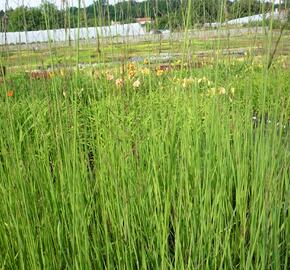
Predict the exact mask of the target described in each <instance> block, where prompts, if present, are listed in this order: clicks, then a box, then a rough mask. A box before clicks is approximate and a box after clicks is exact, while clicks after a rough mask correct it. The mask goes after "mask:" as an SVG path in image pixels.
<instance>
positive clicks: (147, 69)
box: [141, 68, 150, 75]
mask: <svg viewBox="0 0 290 270" xmlns="http://www.w3.org/2000/svg"><path fill="white" fill-rule="evenodd" d="M141 73H142V74H143V75H149V74H150V69H149V68H142V69H141Z"/></svg>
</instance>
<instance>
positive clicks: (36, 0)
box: [0, 0, 279, 10]
mask: <svg viewBox="0 0 290 270" xmlns="http://www.w3.org/2000/svg"><path fill="white" fill-rule="evenodd" d="M41 1H42V0H8V1H7V2H8V7H9V8H15V7H17V6H20V5H22V4H24V5H25V6H28V7H35V6H39V5H40V4H41ZM49 1H50V2H52V3H54V4H56V5H57V6H58V7H60V4H61V0H49ZM68 1H69V3H70V6H73V5H74V6H77V5H78V4H77V3H78V0H68ZM83 1H85V3H86V6H88V5H90V4H92V3H93V0H81V3H82V2H83ZM117 1H122V0H109V3H110V4H114V3H115V2H117ZM137 1H139V2H140V1H142V0H137ZM274 1H275V3H279V0H274ZM5 2H6V0H0V10H4V8H5ZM268 2H270V1H268Z"/></svg>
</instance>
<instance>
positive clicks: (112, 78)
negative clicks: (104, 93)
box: [106, 73, 114, 81]
mask: <svg viewBox="0 0 290 270" xmlns="http://www.w3.org/2000/svg"><path fill="white" fill-rule="evenodd" d="M106 78H107V80H108V81H112V80H114V75H113V74H111V73H107V74H106Z"/></svg>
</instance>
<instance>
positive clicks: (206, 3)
mask: <svg viewBox="0 0 290 270" xmlns="http://www.w3.org/2000/svg"><path fill="white" fill-rule="evenodd" d="M62 3H63V5H62V8H60V9H58V8H57V7H56V6H55V5H54V4H52V3H50V2H43V3H42V4H41V5H40V6H39V7H26V6H20V7H17V8H15V9H9V10H7V12H6V14H7V16H8V25H7V26H6V30H7V31H10V32H15V31H31V30H41V29H56V28H69V27H70V28H74V27H78V26H80V27H86V26H103V25H110V24H111V22H112V21H115V22H121V23H130V22H134V21H135V19H136V18H139V17H151V18H152V19H153V20H154V24H155V25H154V27H155V28H159V29H162V28H168V29H171V30H172V29H177V28H182V27H184V26H185V25H187V26H192V25H194V24H204V23H209V22H216V21H224V20H226V19H233V18H238V17H243V16H249V15H252V14H258V13H262V12H266V11H267V10H268V11H269V10H271V8H272V5H271V4H270V3H267V2H266V3H264V1H261V0H236V1H234V2H233V1H229V0H147V1H144V2H136V1H134V0H131V1H123V2H119V3H117V4H115V5H109V4H107V1H106V0H96V1H94V3H93V4H92V5H89V6H87V7H82V8H80V9H78V8H77V7H69V6H68V4H67V1H66V0H63V1H62ZM276 6H277V7H278V5H276ZM281 6H282V8H286V7H289V4H288V3H287V1H286V0H284V1H283V4H282V5H281ZM3 16H4V11H3V10H1V11H0V24H1V25H0V26H1V28H0V29H1V31H3V29H4V20H3ZM78 18H79V19H78Z"/></svg>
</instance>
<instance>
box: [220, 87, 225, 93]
mask: <svg viewBox="0 0 290 270" xmlns="http://www.w3.org/2000/svg"><path fill="white" fill-rule="evenodd" d="M219 94H220V95H225V94H226V89H225V88H224V87H219Z"/></svg>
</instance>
